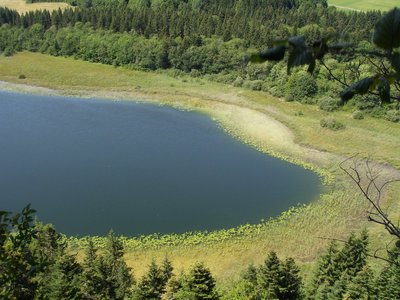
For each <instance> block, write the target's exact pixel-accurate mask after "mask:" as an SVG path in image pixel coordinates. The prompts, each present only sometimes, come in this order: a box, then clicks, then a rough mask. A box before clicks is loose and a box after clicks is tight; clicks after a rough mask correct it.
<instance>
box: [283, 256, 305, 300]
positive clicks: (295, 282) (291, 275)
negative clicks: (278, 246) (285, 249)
mask: <svg viewBox="0 0 400 300" xmlns="http://www.w3.org/2000/svg"><path fill="white" fill-rule="evenodd" d="M281 266H282V271H281V272H282V276H281V277H280V278H281V281H280V282H279V293H278V295H277V296H278V298H279V299H285V300H292V299H293V300H295V299H302V298H303V294H302V280H301V277H300V275H299V273H300V270H299V268H298V267H297V265H296V263H295V261H294V260H293V258H288V259H286V261H285V263H283V264H282V265H281Z"/></svg>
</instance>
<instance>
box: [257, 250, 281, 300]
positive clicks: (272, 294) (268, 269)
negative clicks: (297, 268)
mask: <svg viewBox="0 0 400 300" xmlns="http://www.w3.org/2000/svg"><path fill="white" fill-rule="evenodd" d="M281 280H282V272H281V261H280V260H279V258H278V256H277V255H276V253H275V252H274V251H272V252H270V253H269V254H268V256H267V258H266V259H265V262H264V264H263V265H261V266H260V268H259V273H258V286H259V288H260V290H261V291H262V295H260V297H263V298H264V297H265V298H267V299H271V298H272V299H274V298H277V297H278V295H279V282H280V281H281Z"/></svg>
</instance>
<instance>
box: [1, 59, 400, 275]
mask: <svg viewBox="0 0 400 300" xmlns="http://www.w3.org/2000/svg"><path fill="white" fill-rule="evenodd" d="M21 74H24V75H25V76H26V79H19V78H18V77H19V75H21ZM0 80H2V81H5V82H6V83H2V84H0V88H2V89H11V90H16V91H25V92H39V93H52V94H54V93H59V94H63V95H73V96H83V97H103V98H112V99H128V100H129V99H132V100H138V99H141V100H143V101H156V102H157V103H161V104H168V105H173V106H176V107H179V108H183V109H198V110H199V111H202V112H205V113H207V114H209V115H210V116H211V117H212V118H213V119H215V120H216V122H218V123H220V124H221V126H223V128H225V129H226V131H227V132H228V133H230V134H232V135H233V136H235V137H237V138H239V139H241V140H242V141H244V142H246V143H249V144H251V145H253V146H254V147H256V148H257V149H259V150H260V151H262V152H266V153H270V154H273V155H275V156H278V157H281V158H283V159H287V160H289V161H292V162H295V163H297V164H300V165H303V166H305V167H308V168H311V169H314V170H316V171H318V172H319V173H320V174H321V175H322V176H325V179H328V181H331V183H330V184H329V185H328V186H327V187H326V193H325V195H321V196H320V198H319V199H315V201H313V202H312V203H311V204H310V205H307V206H305V207H302V208H300V209H298V210H295V211H290V212H288V213H286V214H284V216H283V217H282V218H279V219H277V220H276V221H274V222H269V223H267V224H265V223H262V224H259V225H255V226H254V227H252V228H251V230H250V229H249V230H245V231H244V232H243V234H241V235H234V236H230V235H229V234H228V233H227V231H221V232H216V233H211V234H209V235H201V234H198V235H193V237H190V238H188V239H186V240H185V241H186V242H185V241H184V242H182V240H184V238H183V237H179V236H178V237H171V241H172V244H173V243H174V242H177V244H178V246H174V247H173V246H168V245H167V246H165V245H162V243H161V242H160V241H157V239H149V242H148V244H147V246H146V247H144V246H143V247H131V249H130V250H129V251H128V253H127V255H126V258H127V261H128V263H129V265H130V266H132V267H133V268H134V270H135V274H136V275H140V274H143V272H144V270H145V268H146V265H147V264H148V263H149V262H150V260H151V258H152V257H155V258H157V259H158V260H161V259H162V258H163V257H164V256H165V255H168V256H169V257H170V259H171V260H172V261H173V264H174V266H175V267H176V269H177V270H178V271H177V273H179V270H180V269H181V268H186V267H187V266H189V265H191V264H193V263H194V262H196V261H204V262H205V264H206V265H208V266H209V267H210V268H211V270H212V272H214V274H216V276H217V278H218V279H219V280H221V282H224V280H226V279H229V278H232V277H235V276H238V274H239V272H240V271H241V270H242V269H244V268H245V267H246V266H247V265H248V264H249V263H260V262H261V261H263V259H264V258H265V256H266V254H267V252H268V251H270V250H275V251H277V253H278V254H279V256H281V257H286V256H292V257H294V258H295V259H296V260H297V261H298V262H299V263H300V264H301V266H302V269H303V270H308V269H310V268H312V267H313V264H314V262H315V257H316V256H317V255H319V254H320V253H321V251H323V250H324V249H325V247H326V245H327V244H328V242H329V241H327V240H325V239H321V237H325V238H344V237H346V236H347V235H348V234H349V232H350V231H352V230H358V229H361V228H363V227H368V228H369V230H370V232H372V236H371V249H376V248H378V245H380V244H381V243H382V241H385V237H386V235H385V234H384V233H383V231H382V229H381V228H380V227H377V226H374V225H372V224H370V223H367V222H366V221H365V209H366V206H365V202H364V201H362V199H360V198H359V197H357V194H356V192H355V190H354V187H353V186H352V185H351V183H350V182H349V180H348V179H347V178H346V177H344V176H343V174H342V173H341V172H340V171H339V170H338V163H339V162H341V161H342V160H343V159H345V158H347V157H349V156H351V155H353V154H354V153H360V154H361V155H363V156H366V155H368V154H371V155H372V158H373V159H374V160H375V161H378V162H379V163H381V166H380V167H381V168H382V176H399V172H398V171H397V170H396V169H394V168H391V167H390V166H389V165H388V164H390V165H392V166H395V167H396V168H400V156H399V155H398V145H400V124H394V123H390V122H388V121H385V120H377V119H373V118H369V117H366V118H365V119H364V120H354V119H352V118H351V113H349V112H346V111H341V112H335V113H326V112H322V111H320V110H319V109H318V108H317V107H316V106H312V105H303V104H299V103H295V102H284V101H282V99H277V98H274V97H271V96H270V95H268V94H267V93H262V92H253V91H249V90H245V89H242V88H235V87H232V86H228V85H222V84H217V83H213V82H208V81H206V80H203V79H199V78H191V77H177V78H174V77H171V76H168V74H166V73H152V72H141V71H134V70H128V69H123V68H115V67H112V66H106V65H101V64H93V63H89V62H83V61H78V60H74V59H71V58H62V57H51V56H47V55H43V54H37V53H28V52H24V53H19V54H17V55H15V56H12V57H3V56H2V57H0ZM38 87H41V88H38ZM88 101H90V100H88ZM299 112H301V114H299ZM327 115H332V116H333V117H334V118H335V119H337V120H339V121H340V122H343V123H344V124H345V125H346V129H345V130H341V131H337V132H334V131H330V130H328V129H323V128H321V127H320V125H319V122H320V119H321V118H323V117H325V116H327ZM333 177H335V179H334V180H333ZM399 194H400V185H396V186H393V187H392V188H391V189H390V191H389V192H388V193H387V195H386V196H387V197H386V201H387V202H386V203H387V204H389V205H390V209H391V210H390V211H391V212H392V213H397V212H398V211H399V203H398V202H397V201H395V200H396V197H398V195H399ZM397 215H398V213H397ZM257 226H258V227H257ZM257 228H259V230H258V231H257V230H255V229H257ZM248 232H251V234H247V233H248ZM254 232H256V233H254ZM213 237H215V238H213ZM132 243H133V242H132ZM129 244H130V243H129V241H128V242H127V245H129ZM79 254H81V253H79Z"/></svg>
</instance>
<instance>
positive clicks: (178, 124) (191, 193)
mask: <svg viewBox="0 0 400 300" xmlns="http://www.w3.org/2000/svg"><path fill="white" fill-rule="evenodd" d="M0 139H1V140H0V210H11V211H14V212H17V211H20V210H21V209H22V208H23V207H24V206H25V205H26V204H28V203H31V204H32V207H33V208H34V209H36V210H37V216H38V219H39V220H41V221H42V222H45V223H53V224H54V225H55V227H56V229H57V230H58V231H60V232H63V233H65V234H68V235H79V236H82V235H104V234H106V233H107V232H108V231H109V230H110V229H113V230H114V231H115V232H116V233H117V234H123V235H127V236H133V235H138V234H148V233H155V232H159V233H171V232H175V233H181V232H185V231H194V230H214V229H222V228H230V227H234V226H237V225H240V224H245V223H257V222H259V221H260V220H261V219H263V218H268V217H271V216H277V215H279V214H280V213H281V212H282V211H284V210H286V209H287V208H288V207H290V206H293V205H296V204H298V203H305V202H309V201H310V200H313V199H315V197H316V196H317V195H318V194H319V193H320V192H321V183H320V180H319V178H318V176H317V175H316V174H314V173H313V172H311V171H309V170H305V169H303V168H301V167H299V166H296V165H293V164H290V163H287V162H285V161H282V160H279V159H276V158H273V157H270V156H267V155H265V154H262V153H260V152H258V151H256V150H254V149H252V148H251V147H250V146H248V145H244V144H241V143H240V142H238V141H237V140H235V139H233V138H232V137H230V136H228V135H227V134H226V133H225V132H224V131H223V130H222V129H221V128H219V127H218V126H217V125H216V124H215V123H214V122H213V121H212V120H211V119H210V118H209V117H208V116H206V115H203V114H199V113H196V112H186V111H179V110H176V109H173V108H170V107H165V106H159V105H154V104H143V103H135V102H128V101H110V100H101V99H99V100H96V99H89V100H88V99H75V98H66V97H52V96H39V95H28V94H17V93H9V92H0Z"/></svg>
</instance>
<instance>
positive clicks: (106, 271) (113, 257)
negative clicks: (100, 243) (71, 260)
mask: <svg viewBox="0 0 400 300" xmlns="http://www.w3.org/2000/svg"><path fill="white" fill-rule="evenodd" d="M123 255H124V248H123V245H122V242H121V241H120V240H119V239H118V238H117V237H115V235H114V233H113V232H112V231H111V232H110V233H109V234H108V237H107V245H106V248H105V250H104V254H102V255H99V256H97V254H96V250H95V248H94V246H93V244H92V243H90V242H89V245H88V249H87V251H86V258H85V261H84V263H83V265H84V270H83V277H84V280H85V282H84V283H83V286H82V289H83V291H84V293H85V295H86V296H87V297H88V298H89V299H98V298H100V299H124V298H126V297H127V296H129V291H130V288H131V286H132V284H133V283H134V280H133V277H132V276H131V274H130V271H131V269H130V268H128V266H127V265H126V263H125V261H124V259H123Z"/></svg>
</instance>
